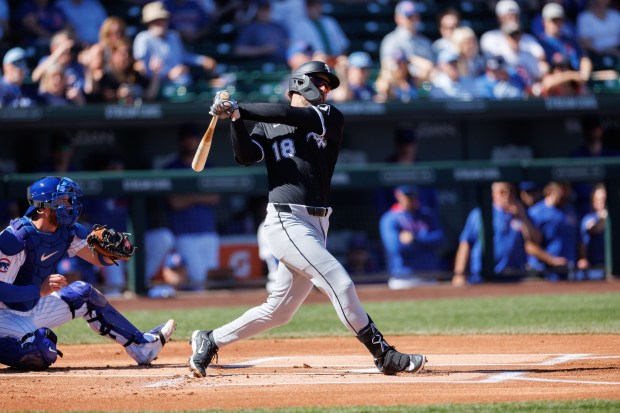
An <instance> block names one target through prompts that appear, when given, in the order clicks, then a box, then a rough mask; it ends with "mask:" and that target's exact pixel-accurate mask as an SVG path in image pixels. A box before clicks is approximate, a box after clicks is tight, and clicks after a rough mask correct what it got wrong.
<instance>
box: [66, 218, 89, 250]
mask: <svg viewBox="0 0 620 413" xmlns="http://www.w3.org/2000/svg"><path fill="white" fill-rule="evenodd" d="M88 234H89V232H88V230H87V229H86V228H85V227H84V226H83V225H82V224H79V223H77V224H75V235H74V236H73V241H71V245H70V246H69V250H68V251H67V255H69V256H70V257H75V256H76V254H77V253H78V251H79V250H81V249H82V248H84V247H85V246H86V237H87V236H88Z"/></svg>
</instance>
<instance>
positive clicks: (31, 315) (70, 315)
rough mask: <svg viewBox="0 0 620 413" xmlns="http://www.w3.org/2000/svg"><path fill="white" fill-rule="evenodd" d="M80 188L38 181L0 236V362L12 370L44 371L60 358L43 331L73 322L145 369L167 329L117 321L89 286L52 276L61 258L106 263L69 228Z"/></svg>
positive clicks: (51, 179) (75, 227)
mask: <svg viewBox="0 0 620 413" xmlns="http://www.w3.org/2000/svg"><path fill="white" fill-rule="evenodd" d="M80 196H82V190H81V189H80V187H79V185H78V184H77V183H75V182H74V181H72V180H71V179H69V178H61V177H55V176H46V177H43V178H41V179H39V180H38V181H36V182H34V183H33V184H32V185H31V186H30V187H29V188H28V191H27V197H28V203H29V205H30V208H28V210H27V211H26V213H25V214H24V216H23V217H21V218H17V219H14V220H12V221H11V222H10V224H9V226H8V227H7V228H6V229H5V230H4V231H2V232H1V233H0V363H1V364H6V365H8V366H11V367H13V368H16V369H20V370H44V369H47V368H48V367H49V366H50V365H52V364H53V363H54V362H56V360H57V357H58V356H59V355H60V356H62V353H61V352H60V351H59V350H58V349H57V348H56V344H57V337H56V335H55V334H54V332H53V331H52V330H51V329H52V328H54V327H56V326H60V325H62V324H65V323H67V322H69V321H71V320H72V319H74V318H76V317H83V318H84V320H86V322H88V325H89V326H90V328H91V329H93V330H94V331H95V332H97V333H98V334H100V335H102V336H107V337H109V338H111V339H112V340H115V341H116V342H118V343H119V344H121V345H122V346H123V347H125V351H127V353H128V354H129V355H130V356H131V357H132V358H133V359H134V360H135V361H136V362H137V363H138V364H141V365H144V364H149V363H151V362H152V361H153V360H155V358H157V355H158V354H159V352H160V351H161V349H162V348H163V346H164V344H166V342H167V341H168V340H169V339H170V337H171V336H172V333H173V331H174V329H175V322H174V320H168V321H167V322H166V323H165V324H162V325H160V326H158V327H155V328H154V329H152V330H150V331H148V332H146V333H145V332H142V331H140V330H138V329H137V328H136V327H134V326H133V324H131V323H130V322H129V321H128V320H127V319H126V318H125V317H123V316H122V315H121V314H120V313H119V312H118V311H117V310H116V309H115V308H114V307H112V305H110V303H108V301H107V300H106V298H105V296H104V295H103V294H101V293H100V292H99V291H98V290H97V289H96V288H94V287H93V286H92V285H90V284H88V283H85V282H82V281H76V282H73V283H71V284H69V285H67V280H66V279H65V277H64V276H63V275H61V274H56V273H55V271H56V268H57V266H58V262H59V261H60V259H61V258H62V257H63V255H65V253H68V254H69V256H76V255H77V256H78V257H80V258H82V259H84V260H86V261H88V262H90V263H92V264H95V265H111V264H112V263H113V261H112V260H111V259H110V258H107V257H102V256H101V255H99V254H98V253H93V252H92V251H91V250H90V248H88V247H87V246H86V241H85V239H86V237H87V235H88V233H87V232H86V230H85V228H84V227H83V226H82V225H81V224H79V223H77V219H78V218H79V216H80V212H81V211H82V204H81V203H80V201H79V197H80Z"/></svg>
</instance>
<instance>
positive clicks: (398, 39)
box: [379, 0, 435, 83]
mask: <svg viewBox="0 0 620 413" xmlns="http://www.w3.org/2000/svg"><path fill="white" fill-rule="evenodd" d="M394 21H395V22H396V29H394V30H393V31H392V32H390V33H388V34H386V35H385V37H384V38H383V40H382V41H381V46H380V49H379V55H380V58H381V66H382V67H383V66H384V61H387V62H389V61H391V60H393V59H394V56H396V55H398V54H401V55H404V56H405V59H406V61H405V62H406V66H407V67H408V69H409V70H410V72H411V76H413V77H414V78H415V79H417V80H418V83H420V82H422V81H425V80H428V79H429V78H430V75H431V72H432V69H433V62H434V59H435V57H434V55H433V51H432V48H431V41H430V40H429V39H427V38H426V37H424V36H423V35H421V34H419V33H418V25H419V23H420V9H419V7H417V6H416V5H415V4H414V3H413V2H411V1H407V0H404V1H401V2H399V3H398V4H397V5H396V9H395V11H394Z"/></svg>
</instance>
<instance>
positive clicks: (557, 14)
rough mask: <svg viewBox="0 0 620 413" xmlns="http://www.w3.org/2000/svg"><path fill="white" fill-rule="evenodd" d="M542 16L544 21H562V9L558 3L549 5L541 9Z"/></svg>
mask: <svg viewBox="0 0 620 413" xmlns="http://www.w3.org/2000/svg"><path fill="white" fill-rule="evenodd" d="M542 16H543V19H545V20H553V19H563V18H564V17H565V16H564V8H563V7H562V6H561V5H560V4H558V3H549V4H547V5H546V6H545V7H543V9H542Z"/></svg>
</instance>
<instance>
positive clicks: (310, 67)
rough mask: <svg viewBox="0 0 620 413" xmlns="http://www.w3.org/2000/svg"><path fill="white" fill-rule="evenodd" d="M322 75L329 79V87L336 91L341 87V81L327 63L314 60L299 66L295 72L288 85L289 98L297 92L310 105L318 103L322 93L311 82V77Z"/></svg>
mask: <svg viewBox="0 0 620 413" xmlns="http://www.w3.org/2000/svg"><path fill="white" fill-rule="evenodd" d="M319 73H322V74H324V75H326V76H327V78H328V79H329V87H330V89H332V90H334V89H336V88H337V87H338V86H340V79H338V76H336V75H335V74H334V73H333V72H332V69H330V67H329V66H328V65H327V63H325V62H319V61H317V60H312V61H310V62H306V63H304V64H303V65H301V66H299V67H298V68H297V70H295V71H294V72H293V73H292V75H291V79H290V81H289V83H288V95H289V97H290V96H291V94H292V93H293V92H297V93H299V94H301V95H302V96H303V97H305V98H306V99H307V100H308V102H310V103H313V104H314V103H318V101H319V99H320V97H321V93H320V92H319V90H318V89H317V87H316V86H315V85H314V84H313V83H312V81H311V80H310V76H312V75H315V74H319Z"/></svg>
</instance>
